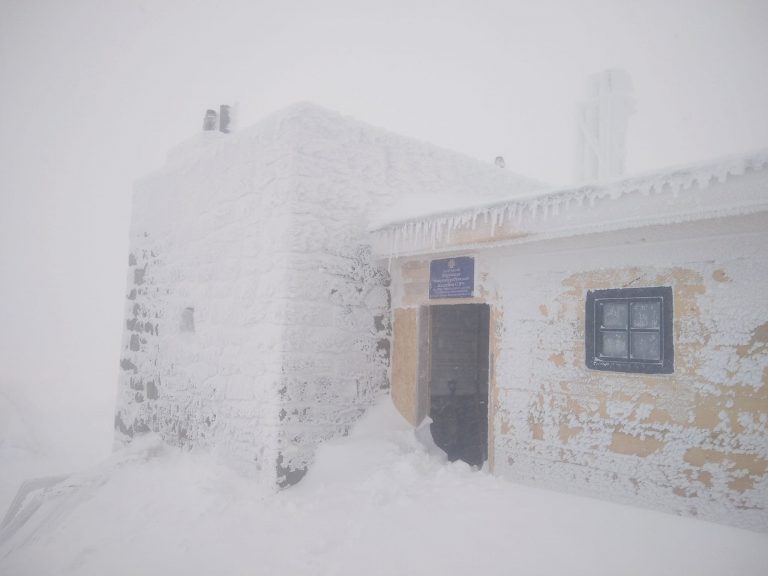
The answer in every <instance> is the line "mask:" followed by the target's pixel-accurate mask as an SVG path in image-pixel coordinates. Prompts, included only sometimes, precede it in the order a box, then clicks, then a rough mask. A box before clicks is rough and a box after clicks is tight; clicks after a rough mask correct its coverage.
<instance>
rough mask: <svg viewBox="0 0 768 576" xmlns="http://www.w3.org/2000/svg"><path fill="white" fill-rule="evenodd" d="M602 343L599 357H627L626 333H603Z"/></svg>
mask: <svg viewBox="0 0 768 576" xmlns="http://www.w3.org/2000/svg"><path fill="white" fill-rule="evenodd" d="M602 336H603V342H602V347H601V350H600V355H601V356H605V357H608V358H626V357H627V333H626V332H603V333H602Z"/></svg>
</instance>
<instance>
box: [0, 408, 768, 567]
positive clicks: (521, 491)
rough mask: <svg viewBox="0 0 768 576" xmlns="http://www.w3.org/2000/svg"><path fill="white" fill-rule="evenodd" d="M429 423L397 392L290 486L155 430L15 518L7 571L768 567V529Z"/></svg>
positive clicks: (1, 556)
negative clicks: (493, 456)
mask: <svg viewBox="0 0 768 576" xmlns="http://www.w3.org/2000/svg"><path fill="white" fill-rule="evenodd" d="M420 435H423V434H420ZM416 436H417V435H416V434H414V432H413V431H412V430H411V429H410V427H409V426H408V424H407V423H406V422H404V421H403V420H402V419H401V418H400V416H399V415H398V414H397V413H396V412H395V410H394V408H393V407H392V405H391V403H390V401H389V400H387V399H385V400H383V401H382V402H381V403H380V404H379V405H378V406H377V407H376V408H375V409H373V410H371V411H370V412H369V414H367V415H366V416H365V417H364V418H363V420H362V421H361V422H360V423H359V424H358V425H357V427H356V428H355V429H354V431H353V433H352V434H351V435H350V436H349V437H347V438H343V439H340V440H337V441H334V442H331V443H327V444H325V445H324V446H322V448H321V449H320V451H319V453H318V455H317V462H316V464H315V466H314V467H313V468H312V469H311V471H310V472H309V474H308V475H307V477H306V478H305V479H304V480H303V481H302V482H301V483H300V484H298V485H297V486H295V487H293V488H290V489H288V490H285V491H283V492H280V493H277V494H274V493H271V492H268V491H265V490H264V489H262V488H259V487H258V486H257V485H256V484H255V483H253V482H250V481H248V480H247V479H245V478H243V477H241V476H238V475H237V474H235V473H234V472H232V471H230V470H229V469H227V468H225V467H222V466H220V465H218V464H216V463H215V459H214V457H213V456H212V455H208V454H196V453H189V452H180V451H178V450H175V449H170V448H166V447H164V446H163V445H162V444H161V443H160V442H159V441H158V440H156V439H153V438H149V439H146V440H144V441H142V442H139V443H135V444H134V445H133V446H132V447H130V448H129V449H127V450H124V451H123V452H121V453H117V454H114V455H113V456H112V457H111V458H110V459H108V460H107V461H106V462H104V463H102V464H100V465H98V466H96V467H93V468H90V469H87V470H85V471H82V472H79V473H75V474H72V475H71V476H70V477H69V478H68V479H67V480H65V481H62V482H60V483H58V484H56V485H55V486H54V487H53V488H50V489H49V491H48V492H47V494H46V497H45V498H44V499H43V501H42V504H41V505H40V507H39V508H38V509H37V511H36V512H35V513H34V514H33V515H32V516H31V517H30V518H29V519H28V520H27V521H26V522H25V523H24V524H23V525H22V526H21V527H17V529H16V530H15V531H10V530H8V527H7V526H6V528H5V530H4V531H2V532H0V574H3V575H8V576H11V575H26V574H28V575H35V576H44V575H57V576H59V575H67V574H78V575H80V574H82V575H86V574H88V575H91V574H92V575H99V576H104V575H110V576H118V575H122V574H126V575H128V574H130V575H132V576H134V575H137V574H140V575H152V574H161V575H163V576H166V575H168V576H169V575H173V574H185V575H190V574H192V575H195V574H216V575H235V574H244V575H245V574H269V575H272V574H329V575H330V574H333V575H342V574H349V575H354V576H360V575H375V574H387V575H395V574H419V575H420V574H441V575H442V574H444V575H450V574H457V575H458V574H461V575H466V574H484V575H492V574H505V575H524V574H569V575H578V574H584V575H590V576H595V575H599V574H606V575H612V576H613V575H616V574H622V575H628V574H643V575H649V574H654V575H658V574H670V575H681V574H696V575H703V574H713V575H718V576H722V575H727V574H733V575H739V576H748V575H751V574H754V575H757V574H765V570H766V568H768V535H766V534H758V533H753V532H748V531H744V530H739V529H735V528H730V527H727V526H720V525H716V524H711V523H707V522H701V521H697V520H693V519H689V518H681V517H676V516H672V515H666V514H662V513H658V512H653V511H647V510H640V509H636V508H631V507H627V506H619V505H615V504H610V503H606V502H601V501H598V500H593V499H587V498H581V497H577V496H571V495H565V494H560V493H555V492H550V491H544V490H538V489H536V488H531V487H525V486H519V485H514V484H511V483H509V482H506V481H504V480H501V479H499V478H495V477H493V476H490V475H488V474H486V473H485V472H477V471H473V470H471V469H470V468H469V467H468V466H466V465H465V464H462V463H453V464H450V463H446V462H445V461H444V460H442V459H441V458H440V456H439V454H436V453H435V451H434V450H429V449H427V448H426V447H425V446H426V444H425V443H423V442H421V441H419V440H418V439H417V437H416ZM6 448H7V446H6ZM16 454H17V456H18V452H17V453H16ZM1 456H2V458H3V459H4V461H0V469H3V470H5V471H6V472H7V471H10V472H14V473H15V474H16V475H18V474H19V471H20V470H22V469H23V468H24V467H25V466H27V465H28V464H29V461H28V460H27V461H25V460H19V459H18V458H15V459H14V458H13V457H12V455H11V453H10V452H9V451H8V450H7V449H4V450H3V452H2V454H1ZM24 462H26V464H25V463H24ZM14 463H15V465H16V466H17V467H16V469H15V470H14V469H13V465H14ZM6 472H4V473H3V475H4V476H6Z"/></svg>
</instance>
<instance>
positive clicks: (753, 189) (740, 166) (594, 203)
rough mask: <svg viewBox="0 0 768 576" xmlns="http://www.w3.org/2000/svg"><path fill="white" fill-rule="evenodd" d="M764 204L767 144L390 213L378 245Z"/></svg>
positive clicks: (565, 229)
mask: <svg viewBox="0 0 768 576" xmlns="http://www.w3.org/2000/svg"><path fill="white" fill-rule="evenodd" d="M750 175H751V177H750ZM737 180H738V182H737ZM726 183H727V184H728V186H724V184H726ZM766 210H768V149H764V150H760V151H758V152H755V153H752V154H747V155H741V156H733V157H728V158H723V159H720V160H717V161H714V162H706V163H700V164H696V165H690V166H685V167H673V168H668V169H665V170H660V171H656V172H651V173H647V174H643V175H639V176H634V177H630V178H622V179H616V180H611V181H605V182H596V183H590V184H585V185H579V186H575V187H568V188H561V189H554V190H552V189H549V190H539V191H535V192H533V193H529V194H523V195H521V194H510V195H509V197H508V198H507V199H506V200H502V201H499V202H492V203H477V204H476V205H475V206H472V207H468V208H464V209H458V210H454V209H449V210H444V209H443V210H439V211H435V212H433V213H432V214H428V215H425V216H419V217H411V218H406V219H399V220H390V221H389V222H386V223H379V225H378V226H375V227H373V228H372V229H371V231H372V234H373V236H374V246H375V251H376V252H377V253H378V254H379V255H381V256H392V255H398V254H399V255H405V254H417V253H424V252H439V251H443V250H450V249H454V250H455V249H457V247H461V248H470V247H473V246H488V245H490V244H494V243H510V242H517V243H522V242H531V241H536V240H543V239H549V238H556V237H567V236H575V235H579V234H585V233H592V232H602V231H610V230H619V229H624V228H633V227H639V226H647V225H653V224H668V223H674V222H684V221H691V220H700V219H707V218H716V217H723V216H731V215H736V214H746V213H754V212H760V211H766Z"/></svg>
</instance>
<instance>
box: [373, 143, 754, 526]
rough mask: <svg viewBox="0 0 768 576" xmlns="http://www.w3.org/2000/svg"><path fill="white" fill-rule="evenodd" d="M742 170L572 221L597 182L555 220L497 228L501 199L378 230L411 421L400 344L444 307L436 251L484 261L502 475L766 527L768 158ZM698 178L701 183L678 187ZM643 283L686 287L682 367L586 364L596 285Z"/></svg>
mask: <svg viewBox="0 0 768 576" xmlns="http://www.w3.org/2000/svg"><path fill="white" fill-rule="evenodd" d="M726 164H728V165H730V166H731V168H728V169H726V170H725V171H723V172H722V174H723V176H722V178H721V179H717V180H713V178H711V177H710V176H707V174H713V173H716V172H717V171H718V168H717V167H715V168H714V169H713V168H711V167H710V168H697V169H695V170H692V171H675V172H672V173H666V174H659V175H658V176H657V177H655V178H654V179H653V180H655V181H656V182H657V183H658V186H659V189H658V190H657V191H654V192H651V193H650V194H646V192H644V190H643V188H642V187H640V188H638V186H637V184H638V180H637V179H634V180H628V181H627V182H624V183H614V184H612V185H606V186H605V187H604V188H603V195H601V196H600V197H597V198H596V199H595V202H594V204H590V203H589V202H584V203H582V204H581V205H580V204H579V203H576V202H572V203H571V204H570V205H562V206H560V208H559V209H558V211H557V212H556V211H555V210H554V209H553V205H554V203H555V202H556V199H557V197H558V196H559V197H563V196H570V195H583V194H584V189H583V188H579V189H576V190H574V191H564V192H562V193H555V198H551V197H549V196H547V195H544V196H537V197H535V199H534V198H532V199H531V200H530V201H535V202H537V203H539V204H538V205H539V206H541V205H542V204H544V205H548V206H549V208H548V210H547V212H546V213H542V212H541V211H539V210H534V211H533V214H531V213H526V214H524V215H523V216H522V217H521V218H520V220H517V219H510V218H509V217H508V216H504V217H503V218H500V220H499V221H498V222H497V224H498V226H497V227H496V228H493V227H492V226H490V225H485V223H484V222H485V221H484V220H483V218H484V213H482V212H480V211H482V210H488V211H489V212H490V213H492V211H493V210H497V209H499V210H500V209H501V205H499V206H497V207H493V208H490V209H486V208H478V209H477V210H478V212H480V215H479V217H478V220H477V222H475V223H474V224H473V223H472V221H471V219H470V220H467V221H466V222H465V223H464V224H462V222H461V220H460V218H461V217H463V216H464V215H466V217H468V218H469V217H470V214H469V212H465V213H462V214H460V215H458V216H457V217H456V220H455V221H454V222H453V223H451V221H450V219H449V217H442V216H437V217H435V218H433V219H432V220H431V221H428V220H413V221H409V222H403V223H399V224H395V225H392V226H390V227H388V228H385V229H382V230H380V231H378V232H376V233H375V234H374V236H375V238H374V246H375V250H376V253H377V254H378V255H379V256H380V257H381V258H382V259H383V260H384V261H389V262H390V267H391V270H392V299H393V315H394V318H395V326H394V330H395V340H394V342H393V351H394V353H393V365H392V386H393V398H394V399H395V403H396V405H398V407H400V408H401V410H402V411H403V412H404V413H405V415H406V416H411V415H412V414H413V413H414V409H413V402H414V400H415V399H417V398H418V395H419V390H417V389H413V388H412V387H413V386H414V384H415V382H416V380H417V378H416V373H417V371H418V362H419V361H418V359H417V358H416V354H415V353H412V350H407V349H403V347H402V342H403V341H404V339H408V338H410V339H412V340H413V346H415V345H416V336H417V324H418V321H417V320H418V307H419V306H421V305H425V304H430V303H435V302H430V301H429V299H428V283H429V274H428V270H429V261H430V259H431V258H434V257H445V253H446V252H448V253H450V254H471V255H474V257H475V266H476V270H477V284H476V295H475V298H474V299H473V301H476V302H485V303H488V304H490V306H491V314H492V328H491V348H492V352H491V354H492V363H491V365H492V368H491V382H492V386H491V414H490V416H491V418H490V420H491V422H492V427H491V430H490V431H489V433H490V435H491V438H490V441H491V446H492V451H491V452H492V454H491V458H492V469H493V470H494V472H496V473H499V474H501V475H503V476H506V477H508V478H510V479H513V480H516V481H521V482H525V483H531V484H535V485H537V486H544V487H550V488H554V489H558V490H564V491H571V492H578V493H582V494H587V495H592V496H596V497H600V498H608V499H612V500H616V501H620V502H625V503H630V504H635V505H641V506H646V507H651V508H656V509H660V510H664V511H667V512H673V513H679V514H686V515H694V516H697V517H700V518H703V519H707V520H712V521H717V522H722V523H727V524H733V525H736V526H740V527H744V528H749V529H755V530H761V531H768V368H766V366H768V328H766V326H768V301H767V300H766V298H765V286H766V285H767V284H768V257H767V256H766V254H765V250H764V246H765V245H766V244H767V243H768V202H767V201H766V198H768V197H767V196H766V194H767V193H768V169H766V168H768V166H767V165H766V162H765V155H764V154H759V155H756V156H753V157H747V158H744V159H740V160H734V161H731V162H728V163H726ZM686 172H687V173H689V174H691V173H693V174H698V175H700V176H701V178H702V180H701V181H699V182H701V183H699V184H697V185H695V186H688V187H680V188H677V187H675V186H673V185H671V184H669V183H668V182H670V181H671V182H674V181H675V179H677V178H679V177H680V175H681V174H685V173H686ZM641 181H643V182H647V181H648V178H645V179H641ZM622 190H624V192H621V193H619V192H616V193H615V194H614V195H610V194H609V193H610V192H611V191H622ZM512 204H513V205H515V206H518V207H521V206H529V205H530V204H528V203H527V201H522V200H517V201H513V202H512ZM545 214H546V215H545ZM440 227H444V228H443V230H444V232H445V233H443V234H442V235H439V234H434V233H433V231H435V230H438V229H439V228H440ZM409 230H410V231H409ZM396 234H397V235H399V236H398V238H399V242H400V244H398V246H397V249H395V250H394V251H393V248H392V239H393V238H394V237H395V235H396ZM398 252H400V253H401V254H409V256H402V255H401V256H399V257H398V256H397V253H398ZM642 286H670V287H672V290H673V295H674V296H673V297H674V328H673V341H674V346H675V370H674V373H673V374H657V375H647V374H626V373H617V372H598V371H592V370H588V369H587V368H586V365H585V349H584V348H585V333H584V314H585V302H586V301H585V299H586V293H587V291H588V290H596V289H605V288H624V287H642ZM438 303H439V304H444V303H446V302H444V301H440V302H438ZM413 346H412V347H413ZM409 354H410V356H409ZM403 374H405V377H401V376H402V375H403ZM409 387H410V388H409Z"/></svg>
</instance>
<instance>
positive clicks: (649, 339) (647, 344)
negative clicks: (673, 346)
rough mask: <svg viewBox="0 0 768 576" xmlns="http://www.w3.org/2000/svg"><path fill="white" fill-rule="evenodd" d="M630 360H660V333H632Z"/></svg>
mask: <svg viewBox="0 0 768 576" xmlns="http://www.w3.org/2000/svg"><path fill="white" fill-rule="evenodd" d="M631 343H632V345H631V351H630V358H632V359H634V360H660V359H661V338H659V333H658V332H632V338H631Z"/></svg>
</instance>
